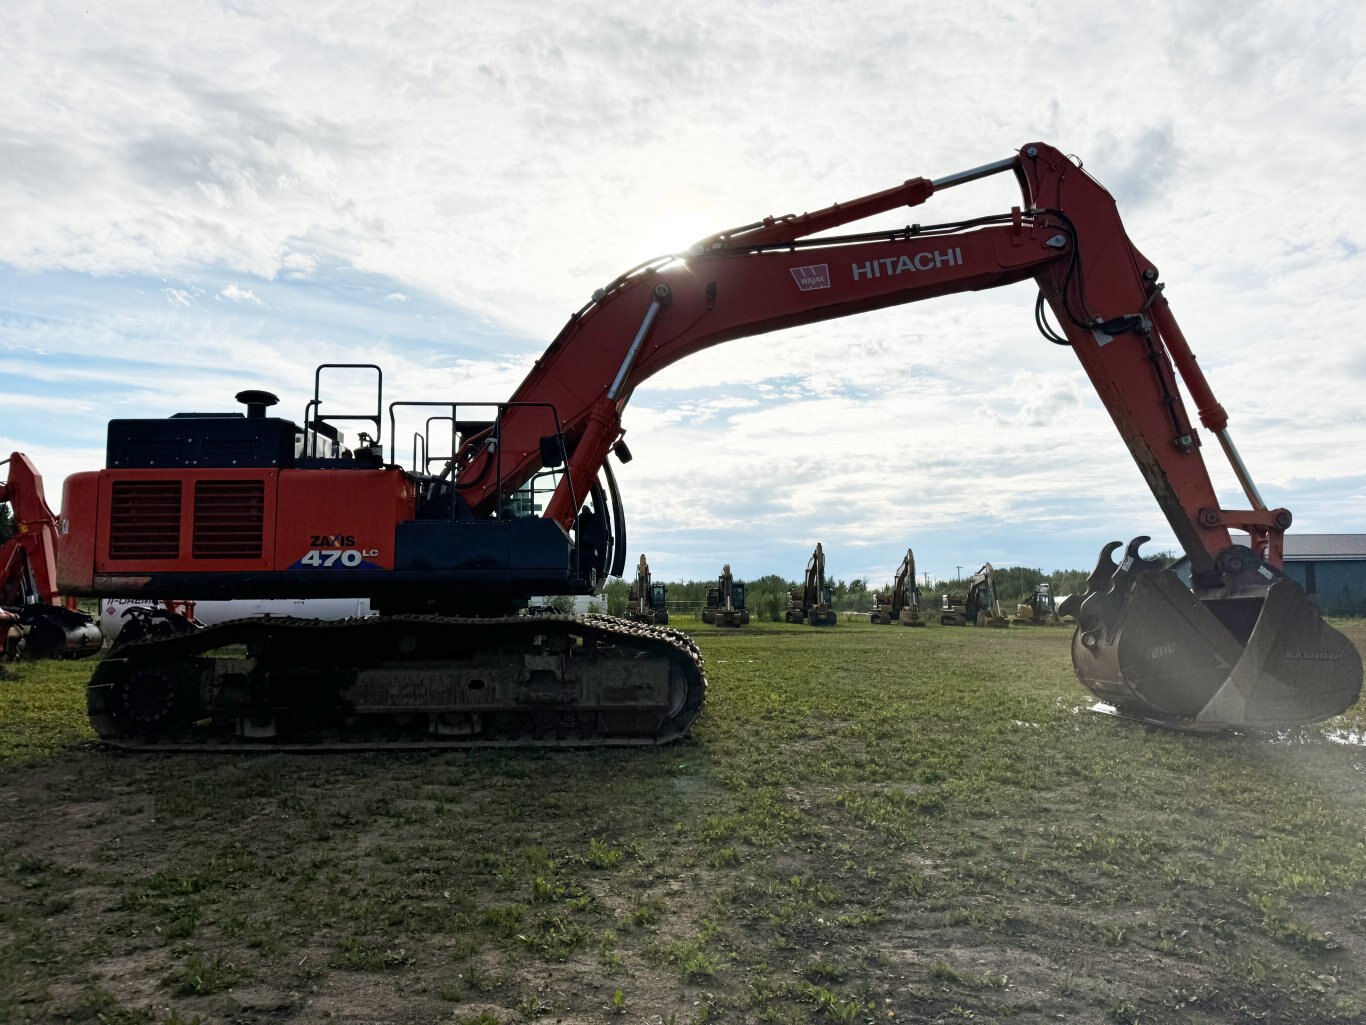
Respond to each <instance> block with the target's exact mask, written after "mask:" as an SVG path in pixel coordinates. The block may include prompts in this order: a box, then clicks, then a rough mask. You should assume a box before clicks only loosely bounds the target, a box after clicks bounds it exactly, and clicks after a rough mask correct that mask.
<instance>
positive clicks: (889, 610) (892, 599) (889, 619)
mask: <svg viewBox="0 0 1366 1025" xmlns="http://www.w3.org/2000/svg"><path fill="white" fill-rule="evenodd" d="M868 621H869V622H870V623H880V624H882V625H883V626H890V625H891V624H892V623H900V624H901V625H902V626H924V625H925V620H924V618H922V617H921V615H920V590H919V588H917V587H916V586H915V552H913V551H912V550H911V549H909V548H907V549H906V557H905V558H904V559H902V560H901V565H900V566H899V567H898V568H897V571H896V576H895V577H894V578H893V579H892V586H891V589H890V590H886V591H878V592H877V593H876V594H874V595H873V611H872V612H871V613H870V614H869V616H868Z"/></svg>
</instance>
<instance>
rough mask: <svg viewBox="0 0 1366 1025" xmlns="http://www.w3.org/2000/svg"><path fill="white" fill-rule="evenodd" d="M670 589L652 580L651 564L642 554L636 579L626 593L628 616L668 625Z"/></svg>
mask: <svg viewBox="0 0 1366 1025" xmlns="http://www.w3.org/2000/svg"><path fill="white" fill-rule="evenodd" d="M668 596H669V589H668V588H667V587H665V586H664V585H663V584H656V583H652V582H651V580H650V564H649V563H648V562H646V561H645V556H644V555H643V554H642V555H641V557H640V563H639V564H638V565H637V566H636V580H635V583H633V584H632V585H631V590H630V591H628V592H627V593H626V618H627V619H629V620H631V621H632V622H635V623H654V624H657V625H659V626H666V625H668V622H669V608H668V603H667V598H668Z"/></svg>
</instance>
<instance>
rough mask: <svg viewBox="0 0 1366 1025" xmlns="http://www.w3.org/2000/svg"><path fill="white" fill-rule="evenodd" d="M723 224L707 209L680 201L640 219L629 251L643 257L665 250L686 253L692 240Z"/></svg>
mask: <svg viewBox="0 0 1366 1025" xmlns="http://www.w3.org/2000/svg"><path fill="white" fill-rule="evenodd" d="M713 216H714V215H713ZM726 227H728V225H721V224H713V223H712V219H711V218H709V217H708V215H707V212H706V211H704V210H702V209H700V208H698V207H691V206H688V205H685V204H679V205H678V206H676V207H673V208H671V209H665V210H661V211H660V212H659V213H658V214H656V215H655V216H653V217H650V218H648V219H647V220H645V221H643V222H642V223H641V225H640V232H639V234H638V235H636V237H635V239H634V241H633V243H632V246H631V251H632V252H633V253H636V254H638V256H639V258H640V259H642V260H648V259H650V258H651V257H655V256H663V255H665V254H668V253H685V252H687V251H688V247H689V246H690V245H692V244H693V243H694V242H697V241H698V240H700V239H703V238H706V237H707V236H708V235H713V234H715V233H716V232H718V231H722V230H724V228H726Z"/></svg>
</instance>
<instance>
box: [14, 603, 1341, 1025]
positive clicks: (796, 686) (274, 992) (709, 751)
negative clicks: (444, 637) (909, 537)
mask: <svg viewBox="0 0 1366 1025" xmlns="http://www.w3.org/2000/svg"><path fill="white" fill-rule="evenodd" d="M1344 629H1346V630H1347V632H1348V633H1349V636H1351V637H1352V638H1353V640H1354V641H1355V642H1356V644H1357V645H1358V647H1366V624H1362V623H1349V624H1345V626H1344ZM693 632H694V633H695V635H696V636H697V637H698V639H699V642H700V643H701V645H702V647H703V650H704V652H705V654H706V658H707V671H708V678H709V681H710V692H709V696H708V704H707V707H706V710H705V711H704V712H703V715H702V717H701V719H700V720H699V721H698V723H697V726H696V727H695V729H694V731H693V734H692V736H691V737H690V738H689V739H688V740H687V741H685V742H683V743H680V744H677V745H674V746H671V747H667V748H663V749H657V750H616V751H613V750H603V751H582V752H574V751H538V750H528V751H520V752H518V751H481V752H472V753H451V752H444V753H433V754H419V755H412V754H404V755H395V754H366V755H352V756H346V757H343V756H339V755H318V756H306V755H284V754H257V755H242V756H219V755H198V756H196V755H176V756H155V755H129V754H118V753H114V752H108V751H105V750H102V749H101V748H99V747H98V746H97V745H95V744H94V743H93V741H92V739H91V734H90V732H89V730H88V729H87V728H86V726H85V723H84V710H83V693H82V688H83V684H84V680H85V677H86V676H87V674H88V672H89V668H90V667H89V665H88V664H84V665H83V664H62V665H55V664H47V665H31V666H23V667H19V668H17V669H15V668H6V670H5V673H6V675H5V677H4V678H3V679H0V825H2V828H0V1021H5V1022H10V1021H12V1022H30V1021H32V1022H104V1023H111V1025H112V1023H118V1025H125V1023H130V1025H131V1023H141V1022H154V1023H161V1022H178V1023H188V1022H193V1021H195V1020H196V1018H198V1019H199V1020H200V1021H201V1022H205V1023H207V1022H227V1021H232V1022H284V1021H297V1022H321V1021H336V1022H356V1023H359V1022H381V1021H386V1022H387V1021H395V1022H451V1023H459V1022H481V1023H489V1022H515V1021H535V1020H541V1021H544V1022H590V1021H601V1022H609V1021H624V1022H675V1023H681V1022H698V1021H716V1022H749V1021H772V1022H884V1023H887V1022H921V1021H943V1022H949V1021H954V1022H956V1021H973V1022H991V1021H998V1022H1005V1021H1009V1022H1038V1023H1042V1022H1057V1021H1067V1022H1119V1023H1123V1022H1174V1021H1181V1022H1195V1023H1202V1022H1249V1021H1280V1022H1292V1023H1296V1025H1304V1023H1313V1022H1331V1021H1340V1022H1360V1021H1362V1020H1363V1018H1366V903H1364V902H1363V896H1366V788H1363V783H1366V747H1363V746H1362V738H1361V732H1362V731H1363V729H1364V728H1366V723H1364V722H1363V715H1362V713H1361V712H1360V711H1357V710H1353V712H1352V713H1351V714H1349V715H1348V716H1344V717H1343V718H1341V719H1339V720H1335V721H1334V722H1332V723H1327V724H1322V725H1321V726H1316V727H1312V728H1306V729H1303V730H1297V731H1294V732H1293V733H1291V734H1288V735H1285V736H1280V737H1269V736H1212V737H1211V736H1204V737H1196V736H1187V735H1178V734H1172V733H1167V732H1162V731H1157V730H1152V729H1148V728H1145V727H1142V726H1138V725H1136V724H1133V723H1129V722H1124V721H1120V720H1116V719H1113V718H1108V717H1104V716H1098V715H1094V714H1091V713H1089V712H1087V711H1086V707H1087V705H1089V704H1090V696H1089V694H1087V693H1086V692H1085V691H1084V690H1083V689H1082V688H1081V686H1080V685H1079V684H1077V682H1076V680H1075V678H1074V677H1073V675H1072V670H1071V664H1070V660H1069V657H1068V640H1069V638H1070V632H1069V631H1066V630H1058V629H1034V630H1029V629H1023V628H1012V629H1011V630H1008V631H985V630H980V631H979V630H967V629H949V628H941V627H930V628H928V629H923V630H909V629H903V628H900V627H882V626H870V625H866V624H862V623H850V622H841V623H840V624H839V625H838V626H837V627H835V628H833V629H826V630H813V629H811V628H808V627H799V626H787V625H780V624H774V625H766V624H762V625H761V624H753V625H751V626H750V627H747V628H745V629H743V630H740V631H724V632H723V631H720V630H716V629H713V628H710V627H702V626H700V625H698V627H697V628H696V629H695V630H694V631H693ZM1353 733H1355V737H1353V736H1352V734H1353ZM1353 739H1355V740H1356V741H1357V742H1356V743H1352V742H1350V741H1352V740H1353Z"/></svg>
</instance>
